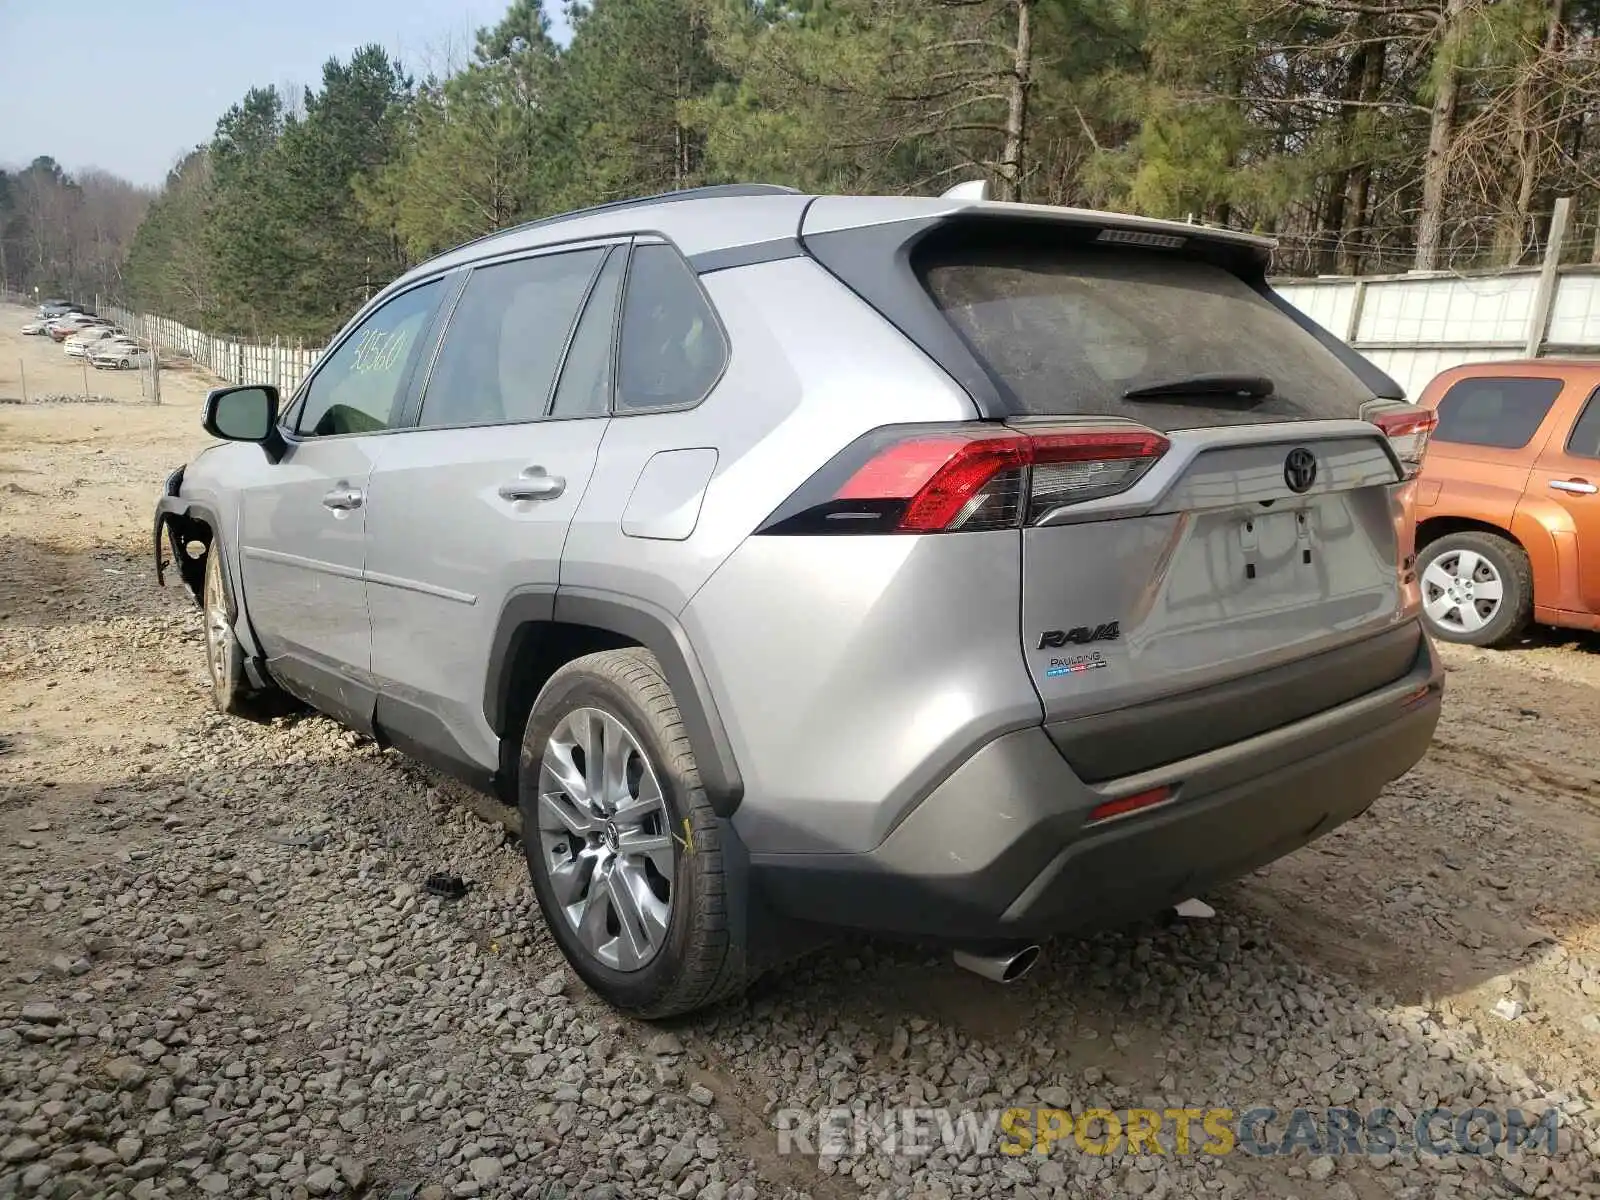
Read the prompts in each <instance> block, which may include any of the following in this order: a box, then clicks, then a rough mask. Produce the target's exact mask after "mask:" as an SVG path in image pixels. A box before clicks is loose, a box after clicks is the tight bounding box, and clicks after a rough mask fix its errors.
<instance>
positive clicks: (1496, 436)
mask: <svg viewBox="0 0 1600 1200" xmlns="http://www.w3.org/2000/svg"><path fill="white" fill-rule="evenodd" d="M1560 394H1561V380H1559V379H1495V378H1492V377H1487V376H1486V377H1483V378H1479V379H1463V380H1460V381H1459V382H1457V383H1454V384H1452V385H1451V387H1450V390H1449V391H1447V392H1446V393H1445V394H1444V395H1443V396H1442V397H1441V398H1440V400H1439V426H1438V428H1437V429H1435V430H1434V431H1433V440H1434V441H1436V442H1454V443H1457V444H1459V445H1465V446H1493V447H1494V448H1496V449H1499V450H1517V449H1520V448H1521V447H1523V446H1526V445H1527V444H1528V441H1529V439H1531V438H1532V437H1533V435H1534V434H1535V433H1536V432H1538V429H1539V426H1540V425H1542V424H1544V419H1545V417H1546V416H1547V415H1548V414H1549V412H1550V406H1551V405H1552V404H1554V403H1555V402H1556V397H1557V396H1559V395H1560Z"/></svg>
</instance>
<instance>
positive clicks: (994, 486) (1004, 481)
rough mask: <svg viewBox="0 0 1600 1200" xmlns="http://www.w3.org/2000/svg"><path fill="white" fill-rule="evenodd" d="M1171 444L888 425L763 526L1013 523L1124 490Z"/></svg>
mask: <svg viewBox="0 0 1600 1200" xmlns="http://www.w3.org/2000/svg"><path fill="white" fill-rule="evenodd" d="M1168 445H1169V443H1168V441H1167V439H1166V438H1164V437H1162V436H1161V435H1160V434H1158V433H1153V432H1151V431H1150V430H1148V429H1144V428H1141V427H1139V426H1137V425H1132V424H1126V423H1122V424H1116V425H1112V426H1109V427H1104V428H1099V427H1094V426H1090V427H1082V426H1074V427H1072V428H1070V429H1061V428H1039V427H1035V428H1032V429H1029V430H1027V431H1023V430H1018V429H1013V428H1010V427H1008V426H1004V425H986V424H980V423H977V422H969V423H965V424H962V425H947V426H940V427H926V426H922V427H917V426H899V427H896V426H888V427H886V428H884V429H879V430H875V431H873V432H872V433H869V434H867V435H866V436H865V437H862V438H860V439H858V440H857V441H856V442H854V443H852V444H851V445H850V446H848V447H846V448H845V450H843V451H842V452H841V453H840V454H839V455H838V456H836V457H835V458H834V460H833V461H832V462H830V463H829V464H828V465H827V466H825V467H824V468H823V469H822V470H821V471H818V472H817V474H816V475H814V476H813V477H812V478H811V479H810V480H808V481H807V482H806V483H804V484H802V485H801V486H800V488H799V489H798V490H797V491H796V492H795V493H794V495H792V496H790V497H789V499H788V500H786V501H785V502H784V503H783V504H782V505H780V506H779V508H778V510H777V511H776V512H774V513H773V514H772V516H771V517H770V518H768V520H767V521H766V522H765V523H764V524H763V525H762V527H761V528H760V530H759V531H758V532H761V533H782V534H802V533H804V534H817V533H955V532H973V531H977V530H986V529H1016V528H1019V527H1020V526H1022V525H1023V524H1031V523H1033V522H1036V521H1037V520H1038V519H1039V518H1040V517H1041V516H1043V515H1044V514H1045V513H1047V512H1049V511H1051V510H1052V509H1057V508H1060V507H1062V506H1063V505H1070V504H1082V503H1083V502H1084V501H1086V500H1096V499H1100V498H1101V497H1104V496H1113V495H1116V494H1117V493H1119V492H1124V491H1127V490H1128V489H1129V488H1131V487H1132V486H1133V485H1134V484H1135V483H1137V482H1138V481H1139V479H1140V478H1141V477H1142V476H1143V475H1144V474H1145V472H1147V471H1148V470H1149V469H1150V468H1151V466H1153V465H1154V464H1155V462H1156V461H1157V460H1158V459H1159V458H1160V457H1161V456H1162V455H1163V454H1165V453H1166V451H1167V448H1168Z"/></svg>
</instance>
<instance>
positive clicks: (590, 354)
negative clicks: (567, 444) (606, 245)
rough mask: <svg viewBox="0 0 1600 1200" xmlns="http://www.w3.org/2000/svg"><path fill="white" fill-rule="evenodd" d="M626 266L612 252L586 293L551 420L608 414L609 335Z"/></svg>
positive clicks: (619, 253)
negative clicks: (587, 300)
mask: <svg viewBox="0 0 1600 1200" xmlns="http://www.w3.org/2000/svg"><path fill="white" fill-rule="evenodd" d="M627 263H628V252H627V250H626V249H621V250H613V251H612V252H611V257H610V258H608V259H606V265H605V266H604V267H602V268H601V270H600V277H599V278H598V279H597V280H596V281H595V285H594V288H593V290H592V291H591V292H590V293H589V303H588V304H587V305H586V306H585V307H584V310H583V316H582V317H581V318H580V319H579V321H578V331H577V332H576V333H574V334H573V335H572V348H571V349H569V350H568V351H567V361H566V365H565V366H563V367H562V368H561V382H560V383H558V384H557V385H556V398H555V403H554V404H553V405H552V406H551V409H550V415H551V416H555V417H603V416H605V415H606V414H607V413H608V412H610V411H611V374H612V371H611V365H612V359H613V357H614V351H613V346H614V342H613V334H614V333H615V332H616V324H617V300H618V298H619V297H620V295H621V293H622V272H623V269H624V268H625V267H626V266H627Z"/></svg>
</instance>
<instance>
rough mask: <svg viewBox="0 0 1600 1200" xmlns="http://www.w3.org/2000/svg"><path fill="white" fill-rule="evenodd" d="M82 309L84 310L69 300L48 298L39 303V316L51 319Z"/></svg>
mask: <svg viewBox="0 0 1600 1200" xmlns="http://www.w3.org/2000/svg"><path fill="white" fill-rule="evenodd" d="M81 311H83V310H82V308H81V307H80V306H79V305H76V304H73V303H72V302H71V301H69V300H46V301H45V302H44V303H43V304H41V305H39V316H41V317H42V318H44V319H45V320H49V319H50V318H52V317H64V316H66V315H67V314H68V313H71V312H81Z"/></svg>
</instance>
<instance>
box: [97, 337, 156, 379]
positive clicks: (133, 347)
mask: <svg viewBox="0 0 1600 1200" xmlns="http://www.w3.org/2000/svg"><path fill="white" fill-rule="evenodd" d="M89 365H90V366H92V367H94V368H96V369H97V370H102V371H118V370H127V369H128V368H130V367H147V366H149V365H150V351H148V350H146V349H145V348H144V347H143V346H141V345H140V344H139V343H138V342H136V341H133V340H132V339H131V338H107V339H106V340H105V341H103V342H100V343H98V344H97V345H96V346H95V348H94V349H93V350H91V351H90V352H89Z"/></svg>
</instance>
